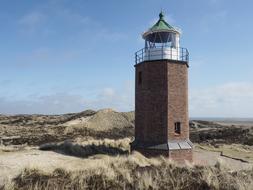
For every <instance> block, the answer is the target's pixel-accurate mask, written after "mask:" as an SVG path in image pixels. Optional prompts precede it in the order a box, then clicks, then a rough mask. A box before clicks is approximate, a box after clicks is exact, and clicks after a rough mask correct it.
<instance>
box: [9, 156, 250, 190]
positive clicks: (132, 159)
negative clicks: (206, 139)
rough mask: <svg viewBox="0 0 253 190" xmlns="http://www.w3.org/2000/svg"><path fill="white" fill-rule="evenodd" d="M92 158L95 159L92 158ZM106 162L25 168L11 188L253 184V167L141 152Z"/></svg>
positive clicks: (231, 189)
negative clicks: (184, 162)
mask: <svg viewBox="0 0 253 190" xmlns="http://www.w3.org/2000/svg"><path fill="white" fill-rule="evenodd" d="M91 162H92V161H91ZM101 162H103V164H100V165H94V166H92V165H91V166H90V167H87V168H80V169H79V170H78V171H66V170H64V169H60V168H59V169H56V170H54V171H53V172H52V173H46V172H43V171H40V170H37V169H28V168H27V169H25V170H24V171H22V173H21V174H20V175H18V176H17V177H16V178H15V179H14V180H13V184H12V187H9V188H11V189H19V190H33V189H36V190H42V189H45V190H51V189H55V190H64V189H78V190H79V189H80V190H82V189H173V190H174V189H175V190H177V189H189V190H198V189H205V190H206V189H220V190H222V189H229V190H235V189H239V190H244V189H250V188H251V187H253V171H239V172H230V171H229V170H227V169H221V167H220V164H217V165H216V166H215V167H203V166H191V165H189V166H184V167H179V166H177V165H176V164H174V163H173V162H171V161H169V160H167V159H164V158H162V157H160V158H156V159H147V158H145V157H143V156H142V155H141V154H139V153H134V154H133V155H129V156H118V157H105V158H104V159H103V160H102V161H101Z"/></svg>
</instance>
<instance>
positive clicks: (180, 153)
mask: <svg viewBox="0 0 253 190" xmlns="http://www.w3.org/2000/svg"><path fill="white" fill-rule="evenodd" d="M135 150H136V151H138V152H140V153H141V154H143V155H144V156H146V157H158V156H164V157H166V158H169V159H171V160H174V161H176V162H177V163H185V161H189V162H192V161H193V151H192V149H180V150H152V149H135Z"/></svg>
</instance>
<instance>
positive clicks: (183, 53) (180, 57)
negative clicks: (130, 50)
mask: <svg viewBox="0 0 253 190" xmlns="http://www.w3.org/2000/svg"><path fill="white" fill-rule="evenodd" d="M163 59H168V60H176V61H184V62H187V63H188V62H189V52H188V50H187V49H186V48H182V47H180V48H173V47H170V46H158V47H157V46H156V47H153V48H143V49H141V50H139V51H137V52H136V53H135V64H138V63H141V62H143V61H151V60H163Z"/></svg>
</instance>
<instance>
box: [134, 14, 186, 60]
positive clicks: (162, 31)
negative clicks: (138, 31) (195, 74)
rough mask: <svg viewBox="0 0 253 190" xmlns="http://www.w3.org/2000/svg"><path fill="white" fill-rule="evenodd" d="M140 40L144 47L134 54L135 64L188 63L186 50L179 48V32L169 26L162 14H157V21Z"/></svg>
mask: <svg viewBox="0 0 253 190" xmlns="http://www.w3.org/2000/svg"><path fill="white" fill-rule="evenodd" d="M142 38H143V39H144V40H145V47H144V48H143V49H141V50H139V51H137V52H136V53H135V62H136V64H138V63H140V62H142V61H152V60H163V59H168V60H178V61H185V62H188V59H189V53H188V51H187V49H186V48H181V47H180V30H179V29H176V28H175V27H172V26H171V25H169V24H168V23H167V22H166V21H165V19H164V14H163V12H161V13H160V14H159V20H158V21H157V22H156V23H155V25H154V26H152V27H151V28H150V29H149V30H148V31H146V32H144V33H143V35H142Z"/></svg>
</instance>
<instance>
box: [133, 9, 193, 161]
mask: <svg viewBox="0 0 253 190" xmlns="http://www.w3.org/2000/svg"><path fill="white" fill-rule="evenodd" d="M142 37H143V39H144V40H145V47H144V48H143V49H141V50H139V51H137V52H136V53H135V71H136V73H135V140H134V142H132V143H131V150H137V151H139V152H141V153H142V154H144V155H146V156H158V155H164V156H166V157H169V158H171V159H173V160H177V161H184V160H188V161H192V148H193V145H192V143H191V141H190V140H189V117H188V67H189V65H188V63H189V53H188V51H187V49H186V48H182V47H180V45H179V40H180V31H179V30H178V29H176V28H174V27H172V26H171V25H169V24H168V23H167V22H166V21H165V20H164V15H163V13H162V12H161V13H160V14H159V20H158V21H157V23H156V24H155V25H154V26H152V27H151V28H150V29H149V30H148V31H147V32H145V33H144V34H143V35H142Z"/></svg>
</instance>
